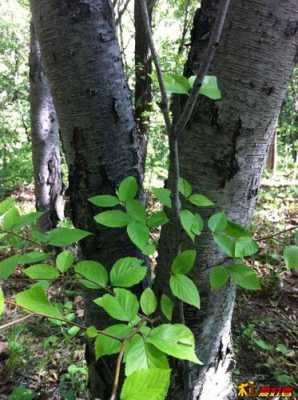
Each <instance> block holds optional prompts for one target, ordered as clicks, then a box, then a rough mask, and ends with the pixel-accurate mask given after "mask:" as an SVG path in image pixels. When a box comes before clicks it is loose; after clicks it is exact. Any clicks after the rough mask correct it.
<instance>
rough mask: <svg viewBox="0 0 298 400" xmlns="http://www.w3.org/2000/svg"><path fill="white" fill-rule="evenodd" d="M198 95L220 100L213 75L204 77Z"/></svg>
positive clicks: (219, 93)
mask: <svg viewBox="0 0 298 400" xmlns="http://www.w3.org/2000/svg"><path fill="white" fill-rule="evenodd" d="M200 94H202V95H203V96H206V97H209V99H212V100H220V99H221V92H220V90H219V88H218V84H217V78H216V76H213V75H206V76H205V78H204V80H203V83H202V86H201V88H200Z"/></svg>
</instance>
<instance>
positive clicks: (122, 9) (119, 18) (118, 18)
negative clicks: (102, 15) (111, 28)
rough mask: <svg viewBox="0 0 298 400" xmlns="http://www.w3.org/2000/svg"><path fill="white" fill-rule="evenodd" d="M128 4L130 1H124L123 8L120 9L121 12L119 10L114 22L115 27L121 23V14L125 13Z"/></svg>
mask: <svg viewBox="0 0 298 400" xmlns="http://www.w3.org/2000/svg"><path fill="white" fill-rule="evenodd" d="M129 2H130V0H126V2H125V4H124V6H123V7H122V8H121V10H119V12H118V16H117V18H116V22H115V23H116V26H117V25H118V24H119V22H121V19H122V17H123V14H124V13H125V11H126V9H127V7H128V4H129Z"/></svg>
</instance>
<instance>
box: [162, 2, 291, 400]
mask: <svg viewBox="0 0 298 400" xmlns="http://www.w3.org/2000/svg"><path fill="white" fill-rule="evenodd" d="M217 7H218V0H204V1H202V5H201V9H200V10H198V11H197V13H196V15H195V18H194V26H193V30H192V38H191V51H190V54H189V58H188V61H187V64H186V67H185V74H186V75H187V76H190V75H193V74H194V73H195V72H196V70H197V68H198V65H199V63H200V61H201V59H202V58H201V57H204V50H205V48H206V45H207V42H208V38H209V33H210V30H211V28H212V24H213V22H214V18H215V14H216V10H217ZM297 30H298V3H297V1H296V0H282V1H281V0H251V1H246V0H232V3H231V7H230V11H229V15H228V19H227V21H226V24H225V29H224V34H223V39H222V42H221V43H220V45H219V48H218V50H217V53H216V57H215V59H214V61H213V63H212V68H211V71H210V74H215V75H216V76H217V77H218V80H219V85H220V87H221V90H222V100H221V101H218V102H213V101H211V100H208V99H207V98H203V97H201V98H200V99H199V102H198V104H197V106H196V110H195V112H194V114H193V117H192V118H191V120H190V122H189V124H188V126H187V128H186V130H185V132H184V133H183V134H182V135H181V139H180V142H179V151H180V166H181V176H182V177H184V178H186V179H188V180H189V181H190V182H191V183H192V184H193V188H194V191H195V192H197V193H203V194H205V195H207V196H208V197H210V198H211V199H213V200H214V201H215V202H216V205H217V206H218V208H220V209H223V210H224V211H225V212H226V213H227V214H228V216H229V217H230V218H231V219H232V220H234V221H236V222H238V223H241V224H244V225H246V224H248V223H249V221H250V218H251V215H252V212H253V210H254V207H255V202H256V196H257V192H258V188H259V182H260V176H261V173H262V169H263V166H264V163H265V158H266V152H267V150H268V146H269V144H270V142H271V139H272V135H273V133H274V128H275V125H276V121H277V117H278V114H279V111H280V107H281V104H282V100H283V97H284V94H285V90H286V87H287V81H288V79H289V77H290V73H291V71H292V68H293V66H294V62H295V57H297ZM181 101H182V102H183V99H181ZM171 176H172V172H171V170H170V176H169V180H168V186H169V187H170V188H171V186H172V181H171ZM212 212H214V210H212ZM210 213H211V211H210V212H206V211H205V212H202V215H203V217H208V215H210ZM177 237H182V247H183V248H187V247H188V248H189V247H191V244H190V243H189V241H188V240H187V239H186V238H185V236H184V235H183V234H181V233H180V232H176V230H175V227H174V226H171V225H168V226H165V227H164V229H163V231H162V238H161V257H160V260H159V261H160V262H159V266H158V270H157V273H158V282H161V285H164V282H165V281H166V280H167V279H168V273H169V268H168V267H169V265H170V260H172V259H173V257H174V254H173V253H174V251H175V248H177V247H176V241H177ZM197 250H198V260H197V261H198V262H197V266H196V268H195V270H194V273H193V275H194V279H195V281H196V282H197V284H198V285H199V288H200V293H201V311H199V312H196V311H195V310H194V309H192V308H186V309H185V318H186V323H187V324H188V325H189V326H190V327H191V328H192V330H193V331H194V332H195V335H196V340H197V349H198V355H199V358H200V359H201V360H202V361H203V362H204V365H203V366H202V367H197V366H192V365H190V366H189V367H187V368H186V370H184V373H185V376H184V378H185V379H184V386H185V390H184V394H183V392H182V390H183V389H181V390H179V388H177V385H178V386H179V380H177V385H176V387H175V388H174V389H175V392H174V391H173V392H172V393H171V394H170V396H169V398H170V399H176V398H177V399H178V398H179V399H181V398H184V399H189V400H197V399H200V400H210V399H217V400H218V399H225V400H226V399H234V398H236V396H235V392H234V391H233V387H232V382H231V376H230V372H231V369H232V367H233V360H232V349H231V335H230V331H231V319H232V314H233V307H234V299H235V288H234V287H233V286H232V285H231V284H229V285H228V286H227V287H226V288H225V289H222V290H220V291H219V292H211V291H210V289H209V284H208V269H209V268H210V267H211V266H213V265H220V264H222V263H224V262H226V261H227V259H226V257H225V256H224V255H223V254H222V253H221V252H220V251H219V250H218V248H217V246H216V245H215V243H214V242H213V240H212V239H211V237H210V236H209V235H208V233H207V232H206V233H204V234H203V235H202V236H201V238H200V240H199V241H198V243H197ZM161 290H163V288H162V287H161ZM174 393H175V394H174ZM176 393H177V395H176Z"/></svg>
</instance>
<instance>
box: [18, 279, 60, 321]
mask: <svg viewBox="0 0 298 400" xmlns="http://www.w3.org/2000/svg"><path fill="white" fill-rule="evenodd" d="M16 303H17V305H18V306H20V307H23V308H25V309H26V310H28V311H31V312H32V313H38V314H42V315H45V316H48V317H50V318H57V319H59V318H62V314H61V313H60V311H59V309H58V307H56V306H54V305H52V304H51V303H50V302H49V300H48V298H47V296H46V293H45V291H44V290H43V289H42V288H41V287H40V286H39V285H35V286H32V287H31V288H30V289H27V290H24V291H23V292H20V293H18V294H17V295H16Z"/></svg>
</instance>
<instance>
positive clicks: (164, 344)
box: [146, 324, 200, 364]
mask: <svg viewBox="0 0 298 400" xmlns="http://www.w3.org/2000/svg"><path fill="white" fill-rule="evenodd" d="M146 341H147V342H149V343H151V344H153V346H155V347H157V348H158V350H160V351H162V352H163V353H166V354H168V355H170V356H172V357H175V358H179V359H181V360H188V361H192V362H193V363H196V364H199V363H200V361H199V360H198V358H197V356H196V353H195V339H194V336H193V333H192V332H191V330H190V329H189V328H187V326H185V325H182V324H162V325H160V326H158V327H157V328H154V329H152V331H151V332H150V334H149V335H148V336H147V338H146Z"/></svg>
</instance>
